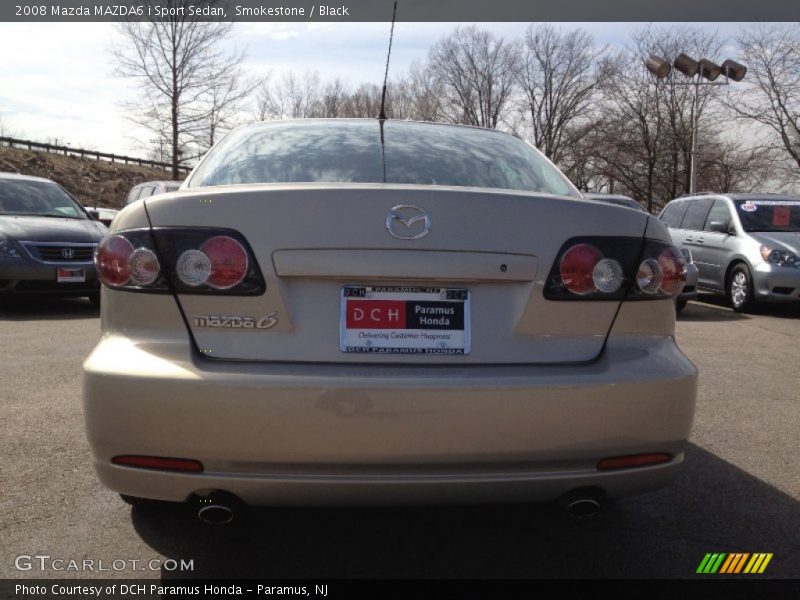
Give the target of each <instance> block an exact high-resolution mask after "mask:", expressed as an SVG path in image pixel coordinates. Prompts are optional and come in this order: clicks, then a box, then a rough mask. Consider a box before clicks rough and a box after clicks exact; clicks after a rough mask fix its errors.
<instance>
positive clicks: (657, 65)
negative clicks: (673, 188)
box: [645, 53, 747, 194]
mask: <svg viewBox="0 0 800 600" xmlns="http://www.w3.org/2000/svg"><path fill="white" fill-rule="evenodd" d="M645 66H646V67H647V70H648V71H650V72H651V73H652V74H653V75H655V76H656V79H664V78H665V77H668V76H669V74H670V73H671V72H672V67H673V66H674V67H675V68H676V69H677V70H678V71H680V72H681V73H683V74H684V75H685V76H686V77H689V78H690V81H675V80H670V82H669V83H671V84H672V85H691V86H694V94H693V95H692V150H691V163H690V165H689V193H690V194H694V193H695V192H697V137H698V135H697V123H698V119H699V117H700V114H699V113H700V86H704V87H705V86H716V85H730V82H731V81H741V80H742V79H743V78H744V76H745V73H747V67H745V66H744V65H740V64H739V63H737V62H736V61H733V60H731V59H727V60H726V61H725V62H723V63H722V65H718V64H716V63H714V62H712V61H710V60H708V59H707V58H701V59H700V60H695V59H693V58H692V57H691V56H689V55H687V54H683V53H681V54H679V55H678V57H677V58H676V59H675V60H674V62H673V63H672V65H670V64H669V62H667V61H666V60H664V59H663V58H661V57H660V56H656V55H654V54H651V55H650V57H649V58H648V59H647V60H646V61H645ZM723 73H724V74H725V81H716V80H717V78H718V77H719V76H720V75H721V74H723ZM702 79H706V80H707V81H702Z"/></svg>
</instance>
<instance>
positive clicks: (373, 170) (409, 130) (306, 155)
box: [189, 120, 579, 197]
mask: <svg viewBox="0 0 800 600" xmlns="http://www.w3.org/2000/svg"><path fill="white" fill-rule="evenodd" d="M383 141H384V143H383V144H381V127H380V123H379V121H377V120H374V121H373V120H363V121H359V120H354V121H346V120H342V121H290V122H278V123H265V124H261V125H257V126H253V127H248V128H244V129H240V130H238V131H235V132H233V133H231V134H230V135H228V136H227V137H226V138H225V139H224V140H223V141H222V142H220V143H219V144H218V145H217V146H216V147H214V149H213V150H212V151H211V152H210V154H209V155H208V157H207V158H206V159H205V160H204V161H203V163H202V164H201V165H200V166H199V167H198V168H197V170H196V171H195V173H194V175H193V176H192V179H191V181H190V183H189V185H190V187H198V186H214V185H228V184H237V183H312V182H313V183H336V182H341V183H406V184H421V185H443V186H469V187H483V188H500V189H507V190H524V191H530V192H543V193H548V194H557V195H569V196H576V197H579V194H578V192H577V190H576V189H575V188H574V187H573V186H572V185H571V184H570V183H569V181H568V180H567V179H566V178H565V177H564V176H563V175H562V174H561V173H560V171H558V169H556V168H555V167H553V166H552V165H551V164H550V163H549V162H548V161H547V160H546V159H544V157H543V156H542V155H541V154H539V153H538V152H537V151H536V150H534V149H533V148H531V147H530V146H528V145H527V144H526V143H524V142H523V141H521V140H519V139H517V138H515V137H512V136H510V135H505V134H502V133H498V132H495V131H490V130H485V129H475V128H468V127H451V126H446V125H433V124H424V123H411V122H404V121H386V123H385V124H384V127H383Z"/></svg>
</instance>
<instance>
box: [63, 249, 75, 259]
mask: <svg viewBox="0 0 800 600" xmlns="http://www.w3.org/2000/svg"><path fill="white" fill-rule="evenodd" d="M61 256H63V257H64V258H72V257H73V256H75V251H74V250H73V249H72V248H62V249H61Z"/></svg>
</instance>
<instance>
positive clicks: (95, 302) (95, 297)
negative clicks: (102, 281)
mask: <svg viewBox="0 0 800 600" xmlns="http://www.w3.org/2000/svg"><path fill="white" fill-rule="evenodd" d="M87 297H88V298H89V302H91V303H92V306H94V307H95V308H100V294H99V293H97V294H90V295H89V296H87Z"/></svg>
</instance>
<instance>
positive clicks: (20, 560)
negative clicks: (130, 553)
mask: <svg viewBox="0 0 800 600" xmlns="http://www.w3.org/2000/svg"><path fill="white" fill-rule="evenodd" d="M14 568H16V569H17V570H18V571H34V572H37V571H38V572H46V571H50V572H53V571H55V572H62V571H69V572H103V573H123V572H129V573H130V572H141V571H170V572H187V571H194V559H189V560H187V559H184V558H181V559H177V560H176V559H173V558H167V559H161V558H151V559H149V560H141V559H138V558H115V559H113V560H103V559H93V558H80V559H78V558H67V557H59V556H50V555H49V554H20V555H19V556H17V557H16V558H15V559H14Z"/></svg>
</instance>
